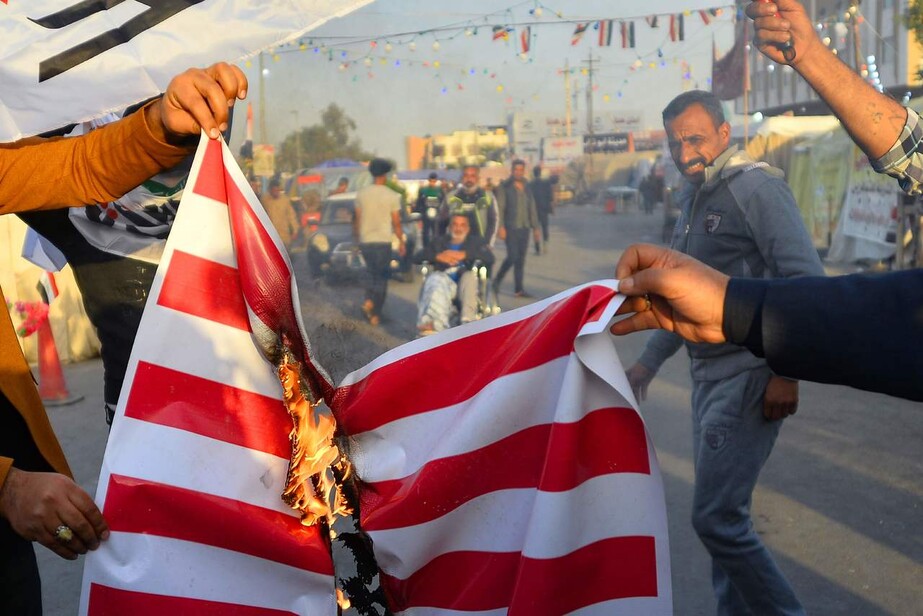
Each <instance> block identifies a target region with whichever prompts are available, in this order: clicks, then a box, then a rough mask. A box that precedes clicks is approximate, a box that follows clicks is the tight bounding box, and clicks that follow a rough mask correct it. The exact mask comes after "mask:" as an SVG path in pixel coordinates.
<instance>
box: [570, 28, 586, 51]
mask: <svg viewBox="0 0 923 616" xmlns="http://www.w3.org/2000/svg"><path fill="white" fill-rule="evenodd" d="M589 27H590V24H588V23H586V24H577V27H576V28H574V33H573V34H572V35H571V37H570V44H571V45H572V46H574V45H578V44H579V43H580V41H581V40H583V35H584V34H585V33H586V30H587V28H589Z"/></svg>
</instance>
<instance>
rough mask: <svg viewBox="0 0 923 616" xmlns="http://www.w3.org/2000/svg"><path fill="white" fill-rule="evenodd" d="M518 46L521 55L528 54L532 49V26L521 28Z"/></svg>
mask: <svg viewBox="0 0 923 616" xmlns="http://www.w3.org/2000/svg"><path fill="white" fill-rule="evenodd" d="M519 46H520V48H521V49H522V53H529V50H530V49H532V26H526V27H525V28H523V30H522V33H521V34H520V35H519Z"/></svg>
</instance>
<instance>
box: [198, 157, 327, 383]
mask: <svg viewBox="0 0 923 616" xmlns="http://www.w3.org/2000/svg"><path fill="white" fill-rule="evenodd" d="M192 191H193V192H194V193H196V194H198V195H201V196H203V197H206V198H208V199H214V200H215V201H220V202H222V203H226V204H228V211H229V213H230V218H231V234H232V236H233V237H232V241H233V242H234V249H235V253H236V254H237V266H238V273H239V275H240V286H241V289H242V291H243V295H244V298H245V301H246V303H247V305H248V306H249V307H250V310H252V311H253V313H254V314H255V315H256V317H257V318H258V319H259V320H260V321H261V322H262V323H263V324H264V325H265V326H266V327H267V328H268V329H271V330H272V331H274V332H276V333H277V334H279V335H282V336H286V337H287V338H288V339H289V340H290V342H291V344H292V345H293V346H294V348H295V350H296V351H297V352H300V353H301V355H302V356H303V357H304V360H305V364H306V366H305V367H306V369H307V372H308V376H309V377H310V381H311V382H310V384H311V387H312V388H313V389H314V390H315V391H314V394H315V395H317V396H318V397H323V398H325V399H328V400H329V399H331V398H332V397H333V386H332V385H331V384H330V383H329V382H328V381H327V379H326V378H325V377H324V376H323V375H322V374H321V373H320V371H319V370H318V369H317V366H315V365H314V363H313V360H312V358H311V357H310V355H309V353H308V347H307V344H306V343H305V341H304V340H303V339H302V337H301V328H300V327H299V326H298V320H297V318H296V317H295V309H294V306H293V305H292V292H291V271H290V270H289V268H288V265H287V264H286V262H285V259H284V258H283V257H282V255H281V254H280V253H279V250H278V249H277V248H276V246H275V244H274V243H273V241H272V239H271V238H270V236H269V233H267V231H266V228H265V227H264V226H263V224H262V223H261V222H260V220H259V218H258V217H257V216H256V214H255V213H254V212H253V210H252V208H251V207H250V204H249V202H248V201H247V199H246V198H245V197H244V195H243V193H241V192H240V189H239V188H238V186H237V184H236V183H235V182H234V179H233V178H232V177H231V175H230V173H229V172H228V170H227V168H226V167H225V165H224V159H223V155H222V147H221V144H220V143H219V142H218V141H217V140H214V139H212V140H209V142H208V143H207V144H206V146H205V154H204V156H203V157H202V165H201V168H200V170H199V175H198V177H197V179H196V184H195V186H194V187H193V189H192Z"/></svg>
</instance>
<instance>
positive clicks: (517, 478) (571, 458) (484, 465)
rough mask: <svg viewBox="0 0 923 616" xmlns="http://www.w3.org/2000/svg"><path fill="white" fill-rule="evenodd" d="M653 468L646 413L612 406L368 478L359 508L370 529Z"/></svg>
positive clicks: (419, 521)
mask: <svg viewBox="0 0 923 616" xmlns="http://www.w3.org/2000/svg"><path fill="white" fill-rule="evenodd" d="M549 461H550V463H549ZM650 472H651V471H650V464H649V458H648V451H647V437H646V436H645V432H644V424H643V423H642V421H641V418H640V417H639V416H638V414H637V413H636V412H635V411H634V410H632V409H630V408H607V409H600V410H597V411H594V412H591V413H589V414H588V415H587V416H585V417H584V418H583V419H581V420H580V421H579V422H576V423H567V424H562V423H555V424H545V425H541V426H533V427H531V428H527V429H525V430H522V431H520V432H517V433H516V434H513V435H511V436H508V437H506V438H504V439H502V440H499V441H497V442H496V443H492V444H490V445H488V446H486V447H482V448H481V449H478V450H475V451H472V452H467V453H464V454H460V455H457V456H451V457H448V458H442V459H438V460H433V461H431V462H429V463H427V464H426V465H425V466H424V467H423V468H422V469H420V471H419V472H417V473H415V474H414V475H411V476H410V477H407V478H404V479H397V480H393V481H380V482H376V483H372V484H367V485H366V486H365V487H366V489H364V490H361V491H360V495H361V505H360V507H359V509H360V511H361V512H362V527H363V528H364V529H365V530H366V531H376V530H386V529H392V528H401V527H405V526H413V525H415V524H422V523H424V522H429V521H431V520H434V519H436V518H439V517H441V516H443V515H446V514H447V513H449V512H450V511H454V510H455V509H457V508H458V507H460V506H461V505H463V504H464V503H466V502H468V501H470V500H472V499H475V498H477V497H479V496H483V495H484V494H488V493H490V492H495V491H497V490H508V489H517V488H520V489H521V488H538V489H539V490H542V491H545V492H564V491H566V490H571V489H573V488H575V487H577V486H579V485H580V484H582V483H583V482H585V481H587V480H589V479H592V478H593V477H599V476H602V475H609V474H613V473H643V474H645V475H649V474H650Z"/></svg>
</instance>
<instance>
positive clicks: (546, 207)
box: [529, 165, 554, 255]
mask: <svg viewBox="0 0 923 616" xmlns="http://www.w3.org/2000/svg"><path fill="white" fill-rule="evenodd" d="M532 176H533V177H534V179H533V180H532V181H531V182H529V190H531V191H532V198H533V199H535V211H536V213H537V214H538V222H539V224H540V225H541V227H542V242H541V244H540V243H539V241H538V238H536V240H535V254H537V255H540V254H542V252H548V217H549V216H551V214H553V213H554V203H553V199H554V197H553V195H552V193H551V180H550V179H549V180H545V179H542V168H541V167H539V166H537V165H536V167H535V168H534V169H532Z"/></svg>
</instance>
